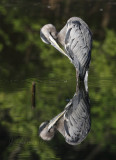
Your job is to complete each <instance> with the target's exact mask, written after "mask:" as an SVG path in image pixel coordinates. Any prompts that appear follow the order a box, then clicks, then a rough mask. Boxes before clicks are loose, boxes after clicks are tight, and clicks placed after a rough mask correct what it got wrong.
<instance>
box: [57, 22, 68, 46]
mask: <svg viewBox="0 0 116 160" xmlns="http://www.w3.org/2000/svg"><path fill="white" fill-rule="evenodd" d="M65 36H66V25H65V26H64V27H63V28H62V30H61V31H60V32H59V33H58V35H57V38H58V42H59V43H61V44H62V45H63V46H65Z"/></svg>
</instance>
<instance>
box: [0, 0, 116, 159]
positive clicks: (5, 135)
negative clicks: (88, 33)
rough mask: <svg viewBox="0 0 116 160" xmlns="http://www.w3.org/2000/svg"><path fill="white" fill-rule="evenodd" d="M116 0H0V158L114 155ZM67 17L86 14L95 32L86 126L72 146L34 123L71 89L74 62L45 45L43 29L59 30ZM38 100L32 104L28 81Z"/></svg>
mask: <svg viewBox="0 0 116 160" xmlns="http://www.w3.org/2000/svg"><path fill="white" fill-rule="evenodd" d="M115 9H116V2H115V1H113V0H112V1H106V0H99V1H95V0H94V1H92V0H88V1H87V0H86V1H84V0H80V1H74V0H73V1H72V0H67V1H61V0H55V1H52V0H50V1H46V0H43V1H38V0H34V1H32V0H29V1H26V0H25V1H18V0H17V1H14V0H12V1H7V0H6V1H4V0H1V2H0V159H1V160H8V159H10V160H14V159H17V160H19V159H20V160H23V159H24V160H26V159H28V160H29V159H30V160H35V159H36V160H39V159H40V160H46V159H50V160H51V159H58V160H60V159H61V160H65V159H66V160H67V159H71V160H72V159H81V160H82V159H84V160H93V159H95V160H97V159H99V160H111V159H115V158H116V85H115V84H116V69H115V68H116V38H115V37H116V22H115V17H116V12H115ZM72 16H79V17H81V18H82V19H84V20H85V21H86V23H87V24H88V25H89V27H90V28H91V30H92V33H93V48H92V61H91V65H90V71H89V82H88V86H89V97H90V102H91V130H90V133H89V134H88V136H87V138H86V139H85V140H84V141H83V142H82V143H81V144H80V145H77V146H71V145H69V144H67V143H66V142H65V140H64V138H63V137H62V135H61V134H60V133H57V134H56V135H55V137H54V138H53V140H52V141H49V142H45V141H43V140H42V139H41V138H40V137H39V135H38V128H39V125H40V124H41V123H42V122H43V121H46V120H50V119H51V118H53V117H54V116H56V115H57V114H59V113H60V112H61V111H63V109H64V107H65V105H66V104H67V103H68V101H69V100H70V99H71V98H72V97H73V95H74V93H75V89H76V78H75V69H74V67H73V65H72V64H71V63H70V62H69V60H68V59H67V57H64V56H63V55H61V54H60V53H59V52H58V51H56V50H55V49H54V48H53V47H52V46H48V45H46V44H44V43H43V42H42V41H41V39H40V35H39V31H40V28H41V27H42V26H43V25H44V24H47V23H52V24H54V25H55V26H56V28H57V29H58V30H60V29H61V28H62V27H63V26H64V24H65V23H66V21H67V20H68V19H69V18H70V17H72ZM33 81H34V82H35V83H36V107H35V108H32V102H31V99H32V83H33Z"/></svg>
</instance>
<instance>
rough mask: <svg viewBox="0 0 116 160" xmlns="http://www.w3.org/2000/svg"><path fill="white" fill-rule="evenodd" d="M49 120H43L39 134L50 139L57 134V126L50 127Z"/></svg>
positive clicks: (45, 138) (44, 138)
mask: <svg viewBox="0 0 116 160" xmlns="http://www.w3.org/2000/svg"><path fill="white" fill-rule="evenodd" d="M48 126H49V121H46V122H43V123H42V124H41V125H40V127H39V135H40V137H41V138H42V139H43V140H46V141H50V140H51V139H52V138H53V137H54V134H55V127H54V126H53V127H51V128H50V129H48Z"/></svg>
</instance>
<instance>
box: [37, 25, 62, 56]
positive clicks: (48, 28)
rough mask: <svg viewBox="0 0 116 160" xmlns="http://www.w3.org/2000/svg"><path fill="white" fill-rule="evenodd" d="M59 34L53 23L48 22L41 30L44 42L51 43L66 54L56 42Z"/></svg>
mask: <svg viewBox="0 0 116 160" xmlns="http://www.w3.org/2000/svg"><path fill="white" fill-rule="evenodd" d="M57 35H58V34H57V31H56V28H55V27H54V26H53V25H52V24H46V25H44V26H43V27H42V28H41V30H40V37H41V39H42V41H43V42H44V43H47V44H51V45H52V46H53V47H55V48H56V49H57V50H58V51H60V52H61V53H63V54H65V53H64V51H63V50H62V48H61V47H60V46H59V45H58V43H57V42H56V40H57Z"/></svg>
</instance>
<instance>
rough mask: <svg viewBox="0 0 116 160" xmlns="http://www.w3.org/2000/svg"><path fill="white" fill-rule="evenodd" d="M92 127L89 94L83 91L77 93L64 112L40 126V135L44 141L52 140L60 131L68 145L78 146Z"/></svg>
mask: <svg viewBox="0 0 116 160" xmlns="http://www.w3.org/2000/svg"><path fill="white" fill-rule="evenodd" d="M90 126H91V121H90V103H89V99H88V94H87V92H85V90H83V89H81V90H80V91H79V92H78V94H77V93H75V95H74V96H73V98H72V100H70V102H69V103H68V104H67V105H66V107H65V109H64V111H63V112H61V113H60V114H59V115H57V116H56V117H54V118H53V119H52V120H50V121H49V122H44V123H42V124H41V125H40V128H39V134H40V137H41V138H43V139H44V140H51V139H52V138H53V136H54V134H55V132H56V130H58V131H59V132H60V133H61V134H62V135H63V136H64V137H65V140H66V142H67V143H69V144H71V145H77V144H79V143H81V142H82V141H83V140H84V139H85V138H86V136H87V134H88V132H89V130H90Z"/></svg>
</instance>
